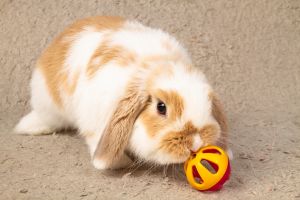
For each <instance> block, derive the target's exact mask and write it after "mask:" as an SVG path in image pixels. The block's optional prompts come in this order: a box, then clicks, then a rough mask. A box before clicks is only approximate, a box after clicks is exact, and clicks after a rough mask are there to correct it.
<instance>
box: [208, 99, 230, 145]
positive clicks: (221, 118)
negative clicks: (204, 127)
mask: <svg viewBox="0 0 300 200" xmlns="http://www.w3.org/2000/svg"><path fill="white" fill-rule="evenodd" d="M210 97H211V100H212V115H213V117H214V118H215V119H216V121H217V122H218V124H219V126H220V128H221V138H220V140H219V144H218V145H219V146H221V147H222V148H224V149H227V139H228V126H227V119H226V117H225V113H224V109H223V106H222V104H221V101H220V100H219V98H218V97H217V96H216V95H215V94H211V95H210Z"/></svg>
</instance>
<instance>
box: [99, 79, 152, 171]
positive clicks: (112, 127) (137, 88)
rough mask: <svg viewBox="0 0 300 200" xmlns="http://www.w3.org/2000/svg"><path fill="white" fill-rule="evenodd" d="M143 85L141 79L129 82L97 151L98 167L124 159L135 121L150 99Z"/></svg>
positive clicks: (108, 166)
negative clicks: (142, 87)
mask: <svg viewBox="0 0 300 200" xmlns="http://www.w3.org/2000/svg"><path fill="white" fill-rule="evenodd" d="M141 85H142V83H141V81H139V79H135V80H134V81H133V82H131V83H129V85H128V87H127V91H126V92H125V95H124V96H123V98H122V99H121V100H120V101H119V103H118V105H117V107H116V110H115V111H114V113H113V114H112V116H111V118H110V121H109V123H108V124H107V126H106V128H105V130H104V132H103V136H102V138H101V139H100V141H99V143H98V146H97V149H96V151H95V154H94V160H93V162H94V165H95V167H96V168H101V169H107V168H114V167H113V166H115V165H116V163H117V162H120V160H122V156H123V155H124V151H125V148H126V146H127V144H128V142H129V139H130V136H131V133H132V129H133V125H134V122H135V120H136V118H137V117H138V115H139V114H140V112H141V111H142V110H143V108H144V107H145V105H146V104H147V101H148V95H147V94H146V92H145V90H143V89H141ZM121 162H122V161H121Z"/></svg>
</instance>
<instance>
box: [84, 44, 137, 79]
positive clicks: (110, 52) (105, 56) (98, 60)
mask: <svg viewBox="0 0 300 200" xmlns="http://www.w3.org/2000/svg"><path fill="white" fill-rule="evenodd" d="M111 61H115V62H117V63H118V64H119V65H121V66H128V65H129V64H130V63H133V62H135V55H134V54H133V53H131V52H129V51H128V50H126V49H125V48H124V47H121V46H111V45H109V42H108V41H106V42H103V43H102V44H101V45H100V46H99V47H98V48H97V50H96V51H95V53H94V54H93V56H92V57H91V59H90V62H89V64H88V67H87V70H86V73H87V76H88V77H90V78H91V77H92V76H93V75H94V74H95V73H96V72H97V71H98V70H99V68H100V67H102V66H104V65H105V64H107V63H109V62H111Z"/></svg>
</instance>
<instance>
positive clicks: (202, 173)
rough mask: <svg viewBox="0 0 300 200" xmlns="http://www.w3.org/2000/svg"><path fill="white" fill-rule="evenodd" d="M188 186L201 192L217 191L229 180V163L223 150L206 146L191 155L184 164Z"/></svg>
mask: <svg viewBox="0 0 300 200" xmlns="http://www.w3.org/2000/svg"><path fill="white" fill-rule="evenodd" d="M184 171H185V173H186V177H187V180H188V182H189V183H190V185H191V186H192V187H193V188H195V189H197V190H201V191H206V190H211V191H214V190H219V189H221V188H222V185H223V184H224V183H225V181H227V180H228V179H229V176H230V163H229V159H228V156H227V154H226V152H225V151H224V150H222V149H221V148H219V147H217V146H206V147H204V148H201V149H200V150H199V151H198V152H196V153H192V155H191V156H190V158H189V159H188V160H187V161H186V162H185V164H184Z"/></svg>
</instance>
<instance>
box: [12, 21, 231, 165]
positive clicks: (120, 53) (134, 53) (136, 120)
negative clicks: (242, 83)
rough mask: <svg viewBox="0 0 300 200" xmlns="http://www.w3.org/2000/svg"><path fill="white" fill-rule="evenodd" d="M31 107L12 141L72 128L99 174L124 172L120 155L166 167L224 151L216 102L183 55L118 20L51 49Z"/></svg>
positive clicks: (83, 30) (72, 34)
mask: <svg viewBox="0 0 300 200" xmlns="http://www.w3.org/2000/svg"><path fill="white" fill-rule="evenodd" d="M158 102H163V103H164V105H165V106H166V114H164V115H162V114H160V113H158V112H157V103H158ZM31 107H32V111H31V112H30V113H29V114H27V115H26V116H24V117H23V118H22V119H21V120H20V122H19V123H18V125H17V126H16V128H15V132H16V133H18V134H30V135H40V134H50V133H52V132H55V131H58V130H61V129H65V128H76V129H78V131H79V133H80V134H81V135H82V136H83V137H84V138H85V140H86V143H87V144H88V146H89V150H90V155H91V157H92V161H93V164H94V166H95V167H96V168H97V169H108V168H110V169H115V168H122V167H125V166H127V165H128V164H130V163H131V159H130V158H129V157H128V156H127V154H126V153H125V152H131V153H132V154H134V155H136V157H138V158H139V159H142V160H145V161H150V162H153V163H158V164H170V163H181V162H183V161H185V160H186V159H187V158H188V156H189V155H190V152H191V151H196V150H197V149H199V148H200V147H202V146H205V145H207V144H218V145H220V146H223V147H224V148H227V145H226V143H227V125H226V120H225V116H224V113H223V110H222V107H221V105H220V102H219V100H218V99H217V98H216V95H215V94H214V92H213V90H212V88H211V87H210V85H209V84H208V82H207V80H206V78H205V76H204V74H203V73H202V72H201V71H200V70H199V69H198V68H196V67H194V66H193V65H192V62H191V59H190V58H189V56H188V54H187V52H186V50H185V49H184V48H183V47H182V46H181V45H180V44H179V43H178V42H177V41H176V40H175V39H174V38H173V37H171V36H170V35H168V34H167V33H165V32H163V31H161V30H158V29H153V28H149V27H146V26H144V25H142V24H140V23H138V22H136V21H129V20H124V19H123V18H120V17H108V16H99V17H91V18H87V19H83V20H79V21H78V22H76V23H74V24H73V25H71V26H70V27H68V28H67V29H66V30H65V31H64V32H63V33H62V34H60V35H59V36H58V37H57V38H56V39H55V40H54V42H53V43H52V44H50V46H49V47H48V48H47V49H46V50H45V51H44V52H43V54H42V55H41V57H40V59H39V60H38V62H37V67H36V68H35V69H34V71H33V75H32V79H31Z"/></svg>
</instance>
